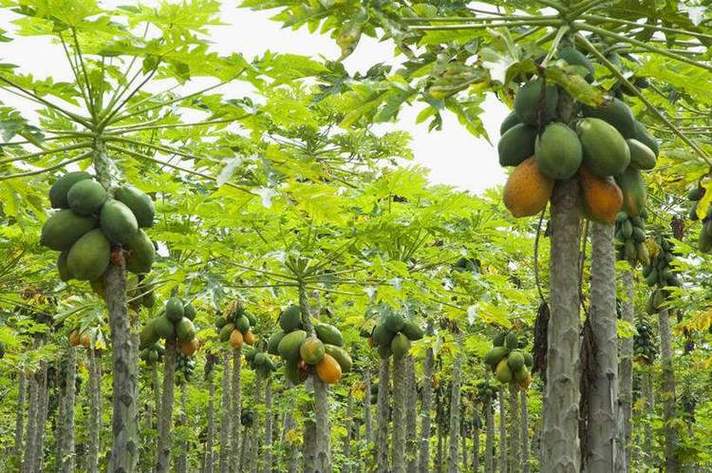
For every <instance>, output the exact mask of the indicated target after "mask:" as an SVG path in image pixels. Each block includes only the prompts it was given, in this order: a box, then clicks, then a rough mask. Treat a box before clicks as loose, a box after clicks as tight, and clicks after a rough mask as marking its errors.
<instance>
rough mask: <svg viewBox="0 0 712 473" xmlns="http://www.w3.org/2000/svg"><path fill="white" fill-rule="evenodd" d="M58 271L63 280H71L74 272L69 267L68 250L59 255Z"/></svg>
mask: <svg viewBox="0 0 712 473" xmlns="http://www.w3.org/2000/svg"><path fill="white" fill-rule="evenodd" d="M57 272H58V273H59V279H61V280H62V281H65V282H66V281H69V280H70V279H72V273H70V272H69V268H67V252H66V251H63V252H61V253H60V254H59V256H58V257H57Z"/></svg>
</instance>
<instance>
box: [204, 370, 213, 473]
mask: <svg viewBox="0 0 712 473" xmlns="http://www.w3.org/2000/svg"><path fill="white" fill-rule="evenodd" d="M207 382H208V432H207V438H206V439H205V468H204V470H203V471H204V472H205V473H213V471H214V468H215V463H214V460H215V455H214V454H215V452H214V451H213V450H214V446H213V445H214V443H215V378H214V377H213V373H210V374H209V375H208V379H207Z"/></svg>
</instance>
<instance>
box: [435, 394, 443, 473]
mask: <svg viewBox="0 0 712 473" xmlns="http://www.w3.org/2000/svg"><path fill="white" fill-rule="evenodd" d="M443 389H444V388H443V386H438V388H437V389H436V391H435V424H436V427H437V434H436V435H437V438H438V443H437V445H436V450H435V465H434V466H435V470H436V471H437V472H438V473H440V472H442V471H443V466H444V465H445V458H444V453H443V452H444V450H445V432H444V429H445V399H443V398H444V393H443Z"/></svg>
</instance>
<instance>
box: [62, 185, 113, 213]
mask: <svg viewBox="0 0 712 473" xmlns="http://www.w3.org/2000/svg"><path fill="white" fill-rule="evenodd" d="M107 197H108V194H107V193H106V189H104V186H102V185H101V184H99V183H98V182H97V181H95V180H93V179H83V180H81V181H79V182H77V183H76V184H74V185H73V186H72V187H71V188H70V189H69V192H67V202H68V203H69V208H71V209H72V211H73V212H74V213H76V214H78V215H93V214H95V213H97V212H98V211H99V209H100V208H101V206H102V205H104V202H105V201H106V199H107Z"/></svg>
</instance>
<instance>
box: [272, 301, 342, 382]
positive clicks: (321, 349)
mask: <svg viewBox="0 0 712 473" xmlns="http://www.w3.org/2000/svg"><path fill="white" fill-rule="evenodd" d="M279 326H280V328H281V330H280V331H278V332H276V333H275V334H274V335H272V336H271V337H270V340H269V343H268V351H269V353H271V354H273V355H279V356H281V357H282V359H284V361H285V375H286V376H287V379H289V380H290V381H291V382H292V383H294V384H300V383H302V382H304V380H306V378H307V376H308V375H309V374H310V373H316V375H317V376H318V377H319V379H320V380H321V381H322V382H324V383H326V384H335V383H338V382H339V380H340V379H341V376H342V374H343V373H346V372H348V371H350V370H351V366H352V365H353V361H352V360H351V355H349V353H348V352H347V351H346V350H345V349H344V348H343V345H344V337H343V336H342V335H341V332H340V331H339V329H338V328H336V327H334V326H333V325H331V324H326V323H316V324H314V333H313V334H307V332H306V330H304V328H305V327H304V323H303V321H302V311H301V309H300V308H299V307H298V306H296V305H291V306H289V307H287V308H286V309H284V310H283V311H282V312H281V313H280V314H279Z"/></svg>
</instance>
